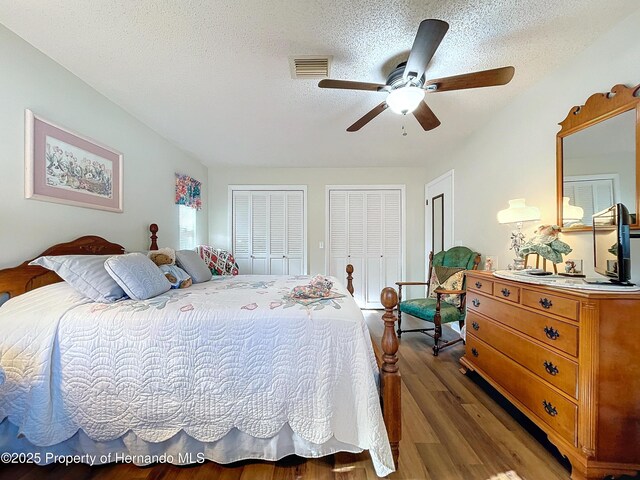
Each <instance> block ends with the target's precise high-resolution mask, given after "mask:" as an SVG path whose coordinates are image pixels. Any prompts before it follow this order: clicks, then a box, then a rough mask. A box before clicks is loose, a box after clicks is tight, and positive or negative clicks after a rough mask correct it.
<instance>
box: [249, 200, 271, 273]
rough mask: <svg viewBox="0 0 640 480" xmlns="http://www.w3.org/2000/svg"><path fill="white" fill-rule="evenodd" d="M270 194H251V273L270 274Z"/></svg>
mask: <svg viewBox="0 0 640 480" xmlns="http://www.w3.org/2000/svg"><path fill="white" fill-rule="evenodd" d="M268 213H269V194H268V193H266V192H251V273H252V274H254V275H268V274H269V244H268V242H269V235H268V230H267V229H268V228H269V224H268V217H267V215H268Z"/></svg>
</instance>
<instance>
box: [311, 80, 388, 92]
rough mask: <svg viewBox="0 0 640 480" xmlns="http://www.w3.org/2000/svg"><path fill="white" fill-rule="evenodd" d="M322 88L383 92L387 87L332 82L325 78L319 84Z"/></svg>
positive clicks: (361, 83)
mask: <svg viewBox="0 0 640 480" xmlns="http://www.w3.org/2000/svg"><path fill="white" fill-rule="evenodd" d="M318 86H319V87H320V88H341V89H345V90H371V91H374V92H381V91H384V90H385V89H386V87H387V86H386V85H383V84H381V83H367V82H352V81H350V80H332V79H330V78H325V79H324V80H320V82H319V83H318Z"/></svg>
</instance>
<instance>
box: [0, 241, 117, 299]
mask: <svg viewBox="0 0 640 480" xmlns="http://www.w3.org/2000/svg"><path fill="white" fill-rule="evenodd" d="M121 253H124V247H123V246H122V245H118V244H116V243H111V242H109V241H107V240H105V239H104V238H102V237H97V236H95V235H88V236H85V237H80V238H77V239H75V240H73V241H71V242H67V243H59V244H58V245H54V246H53V247H49V248H47V249H46V250H45V251H44V252H42V253H41V254H40V255H38V256H37V257H35V258H38V257H42V256H44V255H117V254H121ZM31 260H34V259H30V260H27V261H26V262H24V263H22V264H20V265H18V266H17V267H13V268H5V269H4V270H0V293H3V292H6V293H8V294H9V297H15V296H17V295H21V294H23V293H25V292H28V291H29V290H33V289H35V288H38V287H44V286H45V285H50V284H52V283H57V282H61V281H62V279H61V278H60V277H59V276H58V275H56V274H55V273H54V272H52V271H51V270H47V269H46V268H44V267H41V266H39V265H33V266H30V265H29V262H31Z"/></svg>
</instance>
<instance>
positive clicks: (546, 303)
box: [538, 298, 553, 310]
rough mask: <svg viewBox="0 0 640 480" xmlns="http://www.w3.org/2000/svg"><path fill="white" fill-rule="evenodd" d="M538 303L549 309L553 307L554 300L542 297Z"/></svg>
mask: <svg viewBox="0 0 640 480" xmlns="http://www.w3.org/2000/svg"><path fill="white" fill-rule="evenodd" d="M538 303H539V304H540V305H541V306H542V308H545V309H547V310H549V309H550V308H551V307H553V302H552V301H551V300H549V299H548V298H541V299H540V301H539V302H538Z"/></svg>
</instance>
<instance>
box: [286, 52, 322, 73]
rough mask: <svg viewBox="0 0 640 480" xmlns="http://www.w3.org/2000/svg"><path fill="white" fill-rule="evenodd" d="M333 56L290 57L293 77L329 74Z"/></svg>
mask: <svg viewBox="0 0 640 480" xmlns="http://www.w3.org/2000/svg"><path fill="white" fill-rule="evenodd" d="M332 58H333V57H331V56H326V55H325V56H321V55H299V56H296V57H290V58H289V66H290V68H291V78H324V77H328V76H329V68H330V64H331V59H332Z"/></svg>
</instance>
